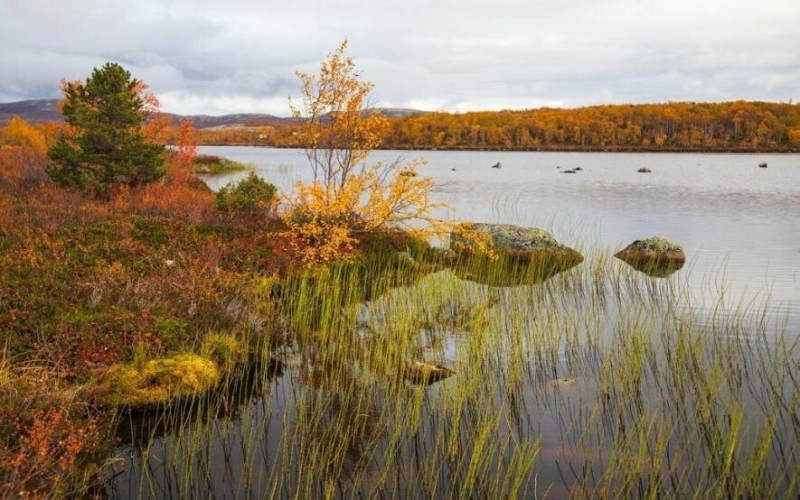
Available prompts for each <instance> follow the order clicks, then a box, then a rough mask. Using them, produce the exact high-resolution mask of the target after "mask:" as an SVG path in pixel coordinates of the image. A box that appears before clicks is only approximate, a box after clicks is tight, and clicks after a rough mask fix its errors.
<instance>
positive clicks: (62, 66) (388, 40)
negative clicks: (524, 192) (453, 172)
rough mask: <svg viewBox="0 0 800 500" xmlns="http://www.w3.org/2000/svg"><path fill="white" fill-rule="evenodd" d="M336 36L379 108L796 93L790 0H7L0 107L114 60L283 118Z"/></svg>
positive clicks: (179, 108)
mask: <svg viewBox="0 0 800 500" xmlns="http://www.w3.org/2000/svg"><path fill="white" fill-rule="evenodd" d="M344 38H347V39H349V41H350V48H349V51H348V53H349V54H350V55H352V56H353V57H354V58H355V59H356V63H357V65H358V66H359V68H360V69H361V72H362V75H363V77H364V78H365V79H367V80H370V81H372V82H373V83H375V91H374V94H373V97H374V100H375V101H376V105H378V106H382V107H404V108H416V109H425V110H447V111H469V110H496V109H507V108H513V109H520V108H533V107H539V106H561V107H577V106H584V105H590V104H599V103H628V102H630V103H644V102H665V101H686V100H689V101H725V100H734V99H748V100H769V101H788V100H789V99H793V100H795V101H797V100H799V99H800V1H797V0H528V1H524V0H483V1H474V0H457V1H456V0H361V1H355V0H280V1H275V0H227V1H226V0H191V1H190V0H125V1H120V0H61V1H52V0H0V102H10V101H16V100H22V99H34V98H50V97H57V96H58V82H59V81H60V80H61V79H62V78H65V79H67V80H75V79H85V78H86V76H88V75H89V74H90V73H91V70H92V68H93V67H96V66H100V65H102V64H103V63H105V62H106V61H116V62H119V63H121V64H123V65H124V66H125V67H126V68H127V69H128V70H130V71H131V73H133V75H134V76H135V77H137V78H140V79H143V80H145V81H147V82H148V83H149V84H150V86H151V90H152V91H153V92H154V93H156V94H157V95H158V97H159V98H160V100H161V104H162V108H163V109H164V110H165V111H170V112H175V113H182V114H225V113H241V112H254V113H272V114H276V115H279V116H286V115H288V111H289V110H288V106H287V96H289V95H296V94H297V90H298V82H297V78H296V77H295V76H294V71H295V69H301V70H304V71H314V70H315V69H316V68H318V65H319V62H320V61H321V60H323V59H324V58H325V56H326V54H328V53H329V52H331V51H332V50H334V49H335V48H336V46H337V45H338V44H339V43H340V42H341V41H342V40H343V39H344Z"/></svg>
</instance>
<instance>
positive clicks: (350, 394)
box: [107, 147, 800, 498]
mask: <svg viewBox="0 0 800 500" xmlns="http://www.w3.org/2000/svg"><path fill="white" fill-rule="evenodd" d="M201 152H202V153H207V154H219V155H222V156H226V157H228V158H231V159H233V160H237V161H245V162H249V163H252V164H254V165H255V168H256V171H257V172H258V173H259V175H261V176H263V177H264V178H266V179H268V180H270V181H271V182H273V183H275V184H276V185H278V186H279V187H280V188H281V189H284V190H286V189H290V188H291V185H292V184H293V183H294V182H295V181H297V180H300V179H307V175H308V174H307V168H306V167H305V165H306V164H305V161H306V160H305V156H304V154H303V152H302V151H296V150H276V149H260V148H238V147H224V148H202V151H201ZM397 154H399V153H395V152H379V153H378V154H377V155H376V156H377V157H378V158H383V159H387V160H391V159H393V158H395V156H396V155H397ZM404 155H405V156H406V157H412V156H413V153H408V152H406V153H404ZM424 156H425V157H426V158H427V159H428V160H429V163H428V165H427V166H426V167H424V173H425V174H427V175H431V176H433V177H434V178H435V179H436V181H437V182H438V183H439V184H440V186H439V188H438V190H437V193H436V196H437V197H439V199H441V200H443V201H447V202H448V203H450V204H451V205H453V206H454V207H455V209H456V211H457V214H458V215H459V217H460V218H463V219H473V220H478V221H488V222H506V223H515V224H522V225H536V226H540V227H545V228H547V229H549V230H550V231H552V232H553V233H554V235H555V236H556V237H557V238H558V239H559V241H561V242H562V243H564V244H567V245H570V246H574V247H577V248H579V249H580V250H582V251H583V252H584V253H585V254H586V255H587V260H586V261H585V262H584V263H583V264H581V265H579V266H578V267H576V268H574V269H573V270H570V271H566V272H564V273H561V274H559V275H557V276H555V277H553V278H552V279H551V280H549V281H548V282H546V283H540V284H536V285H530V286H515V287H507V288H500V287H489V286H485V285H481V284H478V283H473V282H470V281H465V280H461V279H459V278H458V277H457V276H456V275H455V274H454V273H452V272H451V271H449V270H445V271H440V272H437V273H434V274H431V275H429V276H426V277H425V278H423V279H422V280H420V281H419V282H418V283H416V284H414V285H413V286H408V287H403V288H398V289H395V290H392V291H390V292H389V293H387V294H386V295H384V296H381V297H379V298H376V299H375V300H373V301H371V302H369V303H366V304H361V305H358V306H356V307H355V311H352V312H351V313H347V314H350V316H348V317H347V318H346V319H344V320H341V321H338V322H335V323H332V324H335V325H339V328H341V331H339V330H337V331H335V332H334V333H333V334H332V335H331V338H332V339H333V340H330V339H329V340H320V341H319V344H317V343H316V342H317V341H314V340H312V341H311V342H310V343H305V344H303V343H302V342H301V343H295V342H290V343H288V344H287V345H286V346H284V347H281V348H279V349H277V350H275V351H274V352H272V353H271V357H270V359H271V360H272V362H271V363H270V367H269V369H267V370H263V371H261V372H259V371H257V370H256V371H255V372H253V373H248V374H247V378H248V380H249V381H248V383H245V384H239V385H237V386H236V388H234V389H233V392H232V393H231V394H224V393H223V395H222V396H219V397H217V398H212V400H213V401H211V402H207V403H208V404H209V407H208V408H206V407H204V406H203V404H199V405H198V406H196V407H193V408H192V410H191V411H178V412H175V413H174V414H172V415H161V414H157V415H151V416H150V417H149V419H138V418H136V419H133V420H132V421H131V422H123V428H124V430H125V431H128V429H130V432H122V433H121V434H120V435H121V437H122V439H123V440H124V441H125V442H126V443H127V444H124V445H122V446H120V447H119V448H118V449H117V450H116V452H115V457H116V458H118V459H119V462H118V464H117V467H116V469H114V471H112V472H110V474H109V476H110V477H113V480H112V481H110V483H109V487H108V490H107V493H108V494H109V495H110V496H112V497H118V498H140V497H144V498H171V497H174V498H186V497H209V498H210V497H214V498H265V497H293V496H295V495H299V496H312V497H321V496H324V495H328V494H330V495H332V496H334V497H338V498H350V497H353V496H361V497H365V498H372V497H401V498H402V497H420V496H425V497H431V496H437V497H438V496H444V497H458V496H467V497H491V496H496V493H497V492H507V491H509V488H508V487H507V485H506V484H505V483H503V481H506V480H509V481H510V480H511V479H513V474H510V475H508V476H506V475H505V474H506V472H508V471H513V469H514V466H515V464H517V465H518V464H519V462H516V461H515V460H517V459H520V457H524V456H527V455H526V453H528V454H530V451H531V450H532V449H534V448H535V447H536V446H539V447H540V450H539V452H538V453H537V454H536V461H535V463H534V465H533V466H532V467H530V468H527V469H526V468H524V467H522V472H521V475H520V478H521V479H520V480H521V482H522V483H521V484H522V489H520V490H517V491H516V496H518V497H520V498H531V497H533V496H534V494H535V495H537V496H540V497H541V496H546V497H548V498H566V497H570V496H576V495H577V496H582V495H588V496H590V497H591V496H604V495H603V493H606V494H608V493H609V492H610V493H612V495H611V496H626V497H628V496H647V495H648V494H649V493H650V492H651V491H650V490H648V488H650V487H652V485H654V484H657V485H659V486H658V490H657V491H659V492H660V493H659V494H660V495H663V496H670V495H678V496H683V495H689V496H691V495H692V494H700V495H701V496H702V492H706V491H716V492H719V491H723V492H727V493H728V494H729V495H732V494H733V493H732V492H733V491H738V490H725V489H722V490H720V489H715V488H717V485H715V484H714V481H716V476H715V474H716V473H715V472H709V468H710V467H712V468H713V467H719V468H720V470H722V469H723V468H724V467H725V463H723V462H724V460H723V459H722V458H720V457H721V456H722V455H720V450H724V449H728V448H727V445H728V441H726V439H728V437H727V436H728V434H730V435H732V436H736V439H737V441H736V446H735V451H734V452H733V456H734V458H735V460H734V467H736V468H737V470H739V471H742V472H743V473H746V472H748V471H749V470H750V469H748V466H747V464H748V463H749V462H748V461H749V460H750V459H752V457H753V456H754V453H755V451H754V450H756V449H758V446H757V443H758V439H760V437H759V436H761V433H763V432H765V430H764V429H769V430H770V434H769V438H768V443H769V444H770V446H769V454H768V456H766V458H764V460H763V463H764V464H765V465H764V466H765V467H766V470H767V471H768V472H767V473H766V477H768V482H774V483H775V484H776V486H775V490H772V491H771V493H773V495H772V496H780V495H784V494H787V493H789V490H790V489H791V488H792V487H793V486H792V485H790V483H789V482H790V481H791V477H792V474H793V471H794V470H796V467H797V462H798V458H799V457H800V444H798V437H797V427H796V421H797V420H796V419H797V410H796V407H794V405H796V401H797V395H798V394H800V392H798V387H797V382H796V373H797V367H798V366H800V359H798V352H797V345H798V344H797V343H798V336H799V335H800V328H799V327H798V325H799V324H800V294H798V285H799V284H800V271H799V269H800V222H799V221H800V155H788V156H770V155H758V156H756V155H693V154H676V155H673V154H586V153H569V154H567V153H488V152H484V153H472V152H457V153H453V152H425V153H424ZM497 161H500V162H501V163H502V168H501V169H492V168H490V167H491V165H492V164H494V163H496V162H497ZM762 161H766V162H768V163H769V168H768V169H759V168H758V163H759V162H762ZM642 166H647V167H648V168H650V169H651V170H652V171H653V172H652V173H650V174H639V173H637V172H636V170H637V169H638V168H640V167H642ZM558 167H560V168H558ZM575 167H581V168H582V169H583V170H582V171H579V172H578V173H576V174H562V173H561V171H562V170H564V169H567V168H575ZM453 168H455V170H452V169H453ZM243 175H244V174H241V173H237V174H234V175H230V176H225V177H218V178H214V179H210V180H209V184H211V185H212V187H214V188H218V187H220V186H221V185H223V184H224V183H226V182H230V181H231V180H234V179H237V178H240V177H242V176H243ZM655 234H664V235H667V236H669V237H670V238H672V239H675V240H676V241H678V242H679V243H680V244H682V245H683V246H684V248H685V250H686V253H687V257H688V259H689V262H688V264H687V266H686V267H684V268H683V269H681V270H680V271H677V272H676V273H674V274H672V275H670V276H669V277H667V278H649V277H647V276H645V275H643V274H641V273H638V272H637V271H634V270H633V269H631V268H628V267H627V264H624V263H622V262H621V261H618V260H616V259H613V258H612V259H609V260H605V259H604V258H603V257H602V255H601V254H603V253H613V252H614V251H616V250H617V249H619V248H621V247H622V246H624V245H626V244H627V243H628V242H630V241H632V240H634V239H638V238H643V237H647V236H650V235H655ZM594 266H596V267H594ZM598 284H599V285H600V286H599V287H598ZM347 314H345V316H346V315H347ZM762 318H764V319H762ZM684 328H685V330H684ZM320 333H321V334H322V336H323V337H324V333H327V332H324V333H323V332H320ZM684 334H686V335H687V337H686V338H687V339H688V340H686V339H684V338H683V337H682V335H684ZM743 337H744V339H743ZM773 337H774V338H773ZM339 338H341V339H342V340H341V342H339V341H338V340H336V339H339ZM324 342H329V344H324ZM342 346H346V347H342ZM334 350H336V351H337V353H335V354H330V353H331V352H332V351H334ZM340 352H341V353H344V354H340ZM687 357H688V358H687ZM687 359H689V360H688V361H687ZM398 360H399V366H398ZM414 360H423V361H426V362H430V363H436V364H442V365H444V366H447V367H448V368H451V369H453V370H454V371H455V373H456V374H455V375H454V376H452V377H450V378H446V379H445V380H443V381H441V382H437V383H435V384H432V385H430V386H417V385H414V384H410V383H408V382H405V383H401V384H400V385H397V384H394V383H393V382H392V373H391V372H392V371H393V370H394V371H395V373H397V370H398V368H399V367H401V366H403V364H404V363H405V362H410V361H414ZM387 371H388V373H387ZM250 379H252V380H250ZM709 391H710V392H709ZM742 414H743V415H744V418H743V420H742V423H741V424H737V420H736V418H738V417H737V416H738V415H742ZM767 422H769V425H767ZM131 434H132V435H131ZM526 447H530V448H526ZM731 449H734V448H731ZM520 450H522V451H520ZM525 450H527V452H526V451H525ZM642 450H644V451H642ZM517 453H519V456H517V455H515V454H517ZM475 457H477V458H475ZM473 467H474V468H475V469H474V470H473ZM637 468H641V470H639V469H637ZM609 470H611V471H612V473H611V474H610V475H609V476H608V477H603V474H604V473H606V472H607V471H609ZM309 471H311V472H309ZM630 471H632V472H630ZM750 472H752V471H750ZM473 473H474V474H473ZM631 479H632V480H633V481H634V482H635V484H634V485H626V484H625V481H627V480H631ZM495 481H497V482H495ZM462 488H463V489H462ZM698 492H699V493H698ZM795 492H796V491H795ZM502 496H506V495H502ZM606 496H607V495H606ZM745 496H747V495H745ZM751 496H752V495H751Z"/></svg>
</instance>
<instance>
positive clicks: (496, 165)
mask: <svg viewBox="0 0 800 500" xmlns="http://www.w3.org/2000/svg"><path fill="white" fill-rule="evenodd" d="M502 167H503V166H502V165H500V162H499V161H498V162H497V163H495V164H494V165H492V168H502Z"/></svg>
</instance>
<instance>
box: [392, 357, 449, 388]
mask: <svg viewBox="0 0 800 500" xmlns="http://www.w3.org/2000/svg"><path fill="white" fill-rule="evenodd" d="M455 373H456V372H454V371H453V370H451V369H449V368H446V367H444V366H440V365H432V364H429V363H423V362H421V361H415V362H414V363H412V364H410V365H408V366H407V367H406V369H405V371H404V373H403V376H404V377H405V379H406V380H408V381H409V382H411V383H414V384H419V385H430V384H432V383H434V382H438V381H440V380H443V379H446V378H448V377H450V376H453V375H455Z"/></svg>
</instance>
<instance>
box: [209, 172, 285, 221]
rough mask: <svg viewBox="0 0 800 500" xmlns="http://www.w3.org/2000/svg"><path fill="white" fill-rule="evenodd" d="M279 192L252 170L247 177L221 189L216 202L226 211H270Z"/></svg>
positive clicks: (252, 212)
mask: <svg viewBox="0 0 800 500" xmlns="http://www.w3.org/2000/svg"><path fill="white" fill-rule="evenodd" d="M277 193H278V188H277V187H275V185H273V184H271V183H269V182H267V181H265V180H263V179H261V178H260V177H258V176H257V175H256V174H254V173H253V172H250V174H249V175H248V176H247V178H246V179H244V180H242V181H240V182H238V183H236V184H229V185H227V186H225V187H223V188H222V189H220V190H219V192H218V193H217V197H216V199H215V200H214V204H215V205H216V207H217V208H218V209H219V210H222V211H224V212H238V213H249V214H256V213H263V212H267V213H269V212H271V211H272V209H273V207H274V204H275V195H276V194H277Z"/></svg>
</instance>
